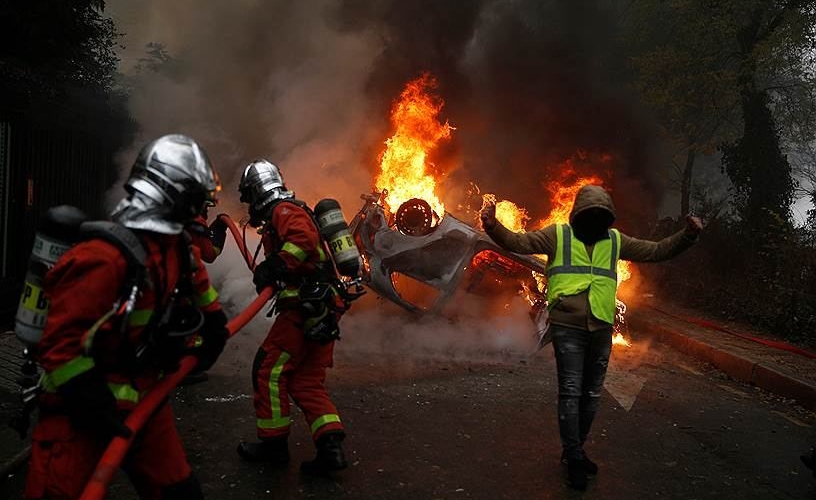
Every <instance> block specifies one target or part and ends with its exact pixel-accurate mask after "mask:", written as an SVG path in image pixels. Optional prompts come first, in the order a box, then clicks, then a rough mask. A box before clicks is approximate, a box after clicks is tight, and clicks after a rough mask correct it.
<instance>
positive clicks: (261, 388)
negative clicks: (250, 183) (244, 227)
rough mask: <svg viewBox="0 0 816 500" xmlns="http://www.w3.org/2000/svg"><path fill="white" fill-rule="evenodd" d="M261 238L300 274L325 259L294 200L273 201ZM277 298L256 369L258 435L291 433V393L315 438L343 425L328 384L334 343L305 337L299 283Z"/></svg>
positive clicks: (267, 249) (314, 231)
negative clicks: (274, 316)
mask: <svg viewBox="0 0 816 500" xmlns="http://www.w3.org/2000/svg"><path fill="white" fill-rule="evenodd" d="M262 242H263V246H264V253H265V254H266V258H267V259H269V258H270V257H271V256H272V255H273V254H277V256H278V257H279V258H280V259H282V260H283V262H285V263H286V267H287V269H288V271H289V272H291V273H293V274H294V275H297V276H308V275H310V274H312V273H314V272H315V270H316V269H317V266H318V264H320V263H324V262H327V256H326V254H325V252H324V251H323V245H322V243H321V240H320V234H319V233H318V228H317V227H316V225H315V223H314V221H313V220H312V217H311V216H310V215H309V214H308V213H307V212H306V210H305V209H303V208H302V207H300V206H298V205H297V204H295V203H293V202H290V201H282V202H279V203H278V204H277V205H275V206H274V208H273V209H272V213H271V216H270V218H269V220H268V221H267V223H266V225H265V226H264V231H263V234H262ZM277 300H278V302H277V307H278V308H279V311H280V313H279V315H278V316H277V318H276V319H275V323H274V324H273V325H272V328H271V329H270V330H269V334H268V335H267V336H266V339H265V340H264V342H263V344H261V347H260V348H259V349H258V353H257V355H256V356H255V362H254V363H253V370H252V371H253V387H254V389H255V398H254V403H255V414H256V416H257V419H258V421H257V427H258V437H259V438H261V439H264V438H274V437H283V436H287V435H288V434H289V424H290V419H289V410H290V402H289V397H291V398H292V399H293V400H294V402H295V404H297V405H298V407H299V408H300V409H301V410H302V411H303V414H304V416H305V417H306V422H307V424H308V425H309V428H310V429H311V433H312V438H313V439H314V440H315V441H317V440H318V439H319V438H320V436H322V435H323V434H324V433H326V432H329V431H342V430H343V424H342V423H341V422H340V416H339V415H338V413H337V408H336V407H335V406H334V404H333V403H332V402H331V400H330V399H329V395H328V392H327V390H326V386H325V385H324V382H325V379H326V369H327V368H329V367H330V366H332V356H333V350H334V342H330V343H328V344H325V345H321V344H319V343H317V342H314V341H307V340H306V339H305V338H304V333H303V317H302V314H301V312H300V310H299V309H298V308H297V304H298V302H299V300H298V297H297V287H294V286H292V287H288V288H287V289H285V290H281V291H280V292H279V293H278V299H277Z"/></svg>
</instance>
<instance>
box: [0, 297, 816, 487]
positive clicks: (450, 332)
mask: <svg viewBox="0 0 816 500" xmlns="http://www.w3.org/2000/svg"><path fill="white" fill-rule="evenodd" d="M379 307H382V306H381V305H380V306H379ZM401 314H402V313H400V312H398V311H394V310H391V309H388V310H387V311H385V312H383V311H378V312H377V313H376V314H375V313H370V314H369V313H363V314H356V315H351V316H350V317H348V318H347V319H344V328H345V332H346V333H345V339H344V340H343V341H341V342H340V343H339V344H338V345H337V361H336V364H335V367H334V369H332V370H331V371H330V372H329V381H328V385H329V387H330V390H331V393H332V394H333V397H334V400H335V402H336V404H337V406H338V408H339V410H340V412H341V416H342V418H343V421H344V422H345V424H346V426H347V428H348V432H349V436H348V438H347V440H346V442H345V449H346V453H347V456H348V459H349V463H350V467H349V469H347V470H346V471H343V472H340V473H337V474H335V475H334V476H332V477H330V478H310V477H305V476H303V475H301V474H300V472H299V469H298V466H299V463H300V462H301V461H302V460H305V459H308V458H311V456H312V455H313V453H314V450H313V446H312V444H311V442H310V439H309V437H308V432H307V429H306V426H305V424H304V422H303V420H302V417H301V416H300V414H299V413H296V414H295V418H294V421H295V424H294V427H293V432H292V438H291V440H290V447H291V451H292V457H293V461H292V463H291V464H290V465H289V466H287V467H284V468H281V469H274V468H270V467H265V466H259V465H255V464H248V463H245V462H242V461H241V460H240V459H239V457H238V456H237V454H236V453H235V447H236V445H237V443H238V442H239V441H240V440H241V439H252V438H253V437H254V416H253V414H252V400H251V395H250V381H249V367H250V364H251V361H252V357H253V356H254V349H255V347H256V346H257V344H258V343H259V342H260V339H261V338H262V336H263V334H264V331H265V326H264V325H263V324H262V321H256V322H255V324H254V327H252V328H250V331H249V332H248V333H242V334H241V335H240V336H239V337H238V338H236V339H235V341H234V342H231V343H230V344H229V345H228V347H227V351H226V352H225V354H224V356H223V357H222V359H221V360H220V361H219V363H218V364H217V365H216V367H214V368H213V370H212V371H211V373H210V380H209V382H207V383H203V384H198V385H195V386H190V387H184V388H181V389H179V390H178V392H177V395H176V397H175V400H174V402H173V405H174V408H175V411H176V414H177V418H178V425H179V429H180V431H181V434H182V436H183V439H184V442H185V445H186V448H187V451H188V455H189V459H190V462H191V463H192V465H193V468H194V469H195V471H196V473H197V474H198V476H199V478H200V480H201V482H202V484H203V488H204V490H205V496H206V497H207V498H208V499H246V498H270V499H301V498H315V499H321V498H325V499H343V498H348V499H358V500H367V499H391V500H402V499H405V500H408V499H411V500H424V499H429V500H435V499H451V500H454V499H466V498H471V499H490V500H498V499H508V500H509V499H512V500H518V499H532V498H536V499H550V498H603V499H613V500H614V499H640V498H644V499H645V498H667V499H683V500H692V499H705V498H712V499H713V498H717V499H721V498H740V499H742V500H749V499H763V500H764V499H776V498H779V499H788V498H790V499H801V498H814V497H816V478H814V477H813V476H812V475H811V473H810V471H808V470H807V469H805V468H804V466H802V464H801V463H800V462H799V458H798V457H799V454H800V453H801V452H803V451H804V450H806V449H807V448H809V447H810V446H812V445H813V444H814V443H816V432H814V427H813V425H814V423H816V418H814V415H813V414H812V413H810V412H808V411H806V410H804V409H802V408H801V407H799V406H796V405H794V404H793V403H792V402H791V401H787V400H784V399H782V398H780V397H778V396H774V395H772V394H770V393H767V392H764V391H762V390H759V389H757V388H755V387H753V386H750V385H747V384H743V383H740V382H736V381H734V380H732V379H730V378H728V377H727V376H725V375H724V374H723V373H722V372H720V371H718V370H716V369H714V368H713V367H711V366H709V365H706V364H704V363H700V362H698V361H696V360H695V359H694V358H691V357H688V356H685V355H683V354H680V353H678V352H676V351H674V350H672V349H671V348H668V347H665V346H662V345H658V344H652V343H651V341H650V340H649V339H648V338H647V337H644V336H640V335H638V333H637V332H632V338H633V341H634V345H633V346H632V347H630V348H628V349H627V348H623V347H615V349H614V352H613V355H612V362H611V366H610V371H609V375H608V378H607V384H606V389H607V390H606V391H605V393H604V395H603V398H602V403H601V408H600V411H599V414H598V417H597V419H596V423H595V425H594V428H593V432H592V435H591V437H590V442H589V443H588V445H587V446H586V451H587V453H588V454H589V456H591V457H592V458H593V460H595V461H596V462H597V463H598V464H599V466H600V473H599V475H598V477H597V478H596V479H594V480H591V481H590V485H589V488H588V490H587V491H586V492H584V493H579V492H575V491H572V490H570V489H569V488H568V487H567V486H566V485H565V483H564V470H563V469H562V466H561V465H560V464H559V456H560V449H559V441H558V430H557V422H556V415H555V408H556V400H557V397H556V380H555V361H554V358H553V355H552V349H551V348H550V347H549V346H547V347H546V348H545V349H543V350H542V351H540V352H539V353H537V354H535V355H530V351H529V347H530V345H529V342H528V341H529V340H531V339H528V338H527V333H524V334H523V335H521V336H520V335H519V334H518V333H515V332H516V330H517V329H518V328H519V327H518V325H516V324H514V323H513V322H512V321H508V322H503V320H502V319H501V318H492V319H491V320H490V321H488V322H487V324H480V323H474V322H469V320H468V319H467V318H465V319H462V318H458V319H453V320H446V321H437V322H419V323H417V322H412V320H411V319H410V318H406V317H404V316H401ZM396 325H403V326H400V327H398V326H396ZM406 325H407V326H406ZM490 332H492V333H490ZM23 475H24V470H23V471H20V472H19V473H17V474H16V475H14V476H13V477H11V478H10V479H9V480H8V481H6V482H5V483H4V484H3V485H0V498H4V499H6V498H7V499H10V500H13V499H19V498H21V496H20V491H21V488H22V477H23ZM109 498H111V499H116V500H120V499H121V500H124V499H131V498H135V494H134V492H133V490H132V489H131V487H130V486H129V484H128V483H127V480H126V478H124V477H123V475H121V474H120V475H119V476H118V478H117V481H116V483H115V484H114V485H113V486H112V488H111V490H110V495H109Z"/></svg>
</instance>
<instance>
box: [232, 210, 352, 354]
mask: <svg viewBox="0 0 816 500" xmlns="http://www.w3.org/2000/svg"><path fill="white" fill-rule="evenodd" d="M324 201H326V200H324ZM331 201H333V200H331ZM280 203H292V204H294V205H297V206H298V207H300V208H302V209H303V210H304V211H305V212H306V213H307V214H308V215H309V217H310V218H311V219H312V222H313V223H314V225H315V227H316V228H317V229H318V233H319V234H320V244H321V245H322V249H323V251H324V252H325V254H326V256H327V257H328V260H327V261H326V262H323V263H314V265H315V271H314V272H312V273H310V274H309V275H308V276H281V278H280V279H279V280H278V283H277V289H278V290H282V289H284V288H286V287H287V286H297V287H298V303H297V305H293V306H287V305H285V304H280V303H275V304H273V306H272V307H271V308H270V310H269V313H268V314H267V316H272V315H273V314H274V313H276V312H279V311H280V310H282V309H285V308H287V307H295V308H298V309H299V310H300V311H301V313H302V314H303V329H304V335H305V337H306V339H307V340H314V341H316V342H319V343H321V344H327V343H329V342H332V341H334V340H339V339H340V328H339V326H338V323H337V317H338V316H339V314H340V313H343V312H345V311H347V310H348V309H349V308H350V307H351V303H352V302H353V301H354V300H356V299H358V298H360V297H361V296H363V295H364V294H365V290H363V287H362V280H361V278H359V277H357V276H354V277H351V276H342V275H341V273H340V272H339V271H338V267H337V261H336V258H335V256H336V251H335V247H333V246H332V245H331V244H330V242H329V241H327V235H326V233H325V231H324V230H323V227H324V226H323V225H321V223H320V220H319V218H318V216H317V215H316V214H315V212H314V211H313V210H312V209H311V208H310V207H309V206H308V205H307V204H306V203H305V202H304V201H302V200H298V199H295V198H287V199H278V200H274V201H273V202H271V203H270V204H268V205H267V206H265V207H264V208H263V209H262V212H263V213H264V214H265V215H266V217H263V220H264V222H263V224H262V225H261V227H260V229H258V234H259V235H261V241H260V242H259V243H258V246H257V248H256V249H255V253H254V255H253V258H252V262H251V263H250V267H251V268H253V269H254V268H255V263H256V261H257V258H258V255H259V253H260V250H261V247H262V246H263V235H265V234H268V235H269V236H270V238H271V239H272V241H274V242H276V244H277V245H278V247H279V248H280V246H282V245H283V243H284V242H283V241H282V240H281V239H280V237H279V236H278V234H277V230H276V229H275V227H274V226H273V225H272V224H270V222H269V221H270V216H271V214H272V211H273V210H274V209H275V207H276V206H277V205H278V204H280ZM321 203H322V202H321ZM335 203H336V202H335ZM318 205H319V204H318ZM337 209H338V210H339V205H338V206H337ZM257 215H258V214H251V221H250V223H252V222H255V221H258V219H259V218H260V217H257ZM342 223H343V224H344V225H345V221H343V222H342ZM345 227H346V230H347V228H348V225H345ZM352 244H353V240H352ZM244 245H245V246H246V226H244ZM355 250H356V246H355ZM335 296H337V297H339V298H340V299H341V302H342V306H339V305H338V304H337V302H336V301H335Z"/></svg>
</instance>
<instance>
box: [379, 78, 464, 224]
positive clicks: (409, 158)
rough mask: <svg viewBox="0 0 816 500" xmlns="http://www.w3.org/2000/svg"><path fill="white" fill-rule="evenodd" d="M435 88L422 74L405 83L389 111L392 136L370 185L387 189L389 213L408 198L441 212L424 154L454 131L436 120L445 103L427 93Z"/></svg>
mask: <svg viewBox="0 0 816 500" xmlns="http://www.w3.org/2000/svg"><path fill="white" fill-rule="evenodd" d="M436 86H437V83H436V80H435V79H434V78H433V77H432V76H431V75H429V74H427V73H426V74H423V75H422V76H420V77H419V78H417V79H416V80H413V81H410V82H408V84H407V85H406V86H405V89H404V90H403V91H402V93H401V94H400V96H399V99H397V100H396V102H394V105H393V107H392V108H391V123H392V125H393V126H394V134H393V135H392V136H391V137H390V138H389V139H388V140H386V141H385V150H384V151H383V152H382V153H381V154H380V157H379V162H380V174H379V175H378V176H377V179H376V180H375V182H374V184H375V186H376V187H377V189H378V190H379V191H383V190H388V195H387V196H386V198H385V201H386V203H387V204H388V206H389V207H390V208H391V210H396V209H397V208H398V207H399V206H400V205H401V204H402V203H404V202H406V201H408V200H410V199H411V198H421V199H423V200H425V201H427V202H428V204H429V205H431V208H432V209H433V210H434V212H436V213H437V215H439V216H440V217H441V216H442V215H443V214H444V213H445V206H444V204H442V202H441V201H440V200H439V197H438V196H437V194H436V179H435V178H434V175H433V173H432V172H429V168H428V167H429V166H431V165H429V163H428V153H429V152H430V151H432V150H433V149H434V148H436V146H437V145H438V144H439V142H440V141H442V140H444V139H449V138H450V136H451V131H452V130H454V128H453V127H451V126H450V125H449V124H448V123H447V122H445V123H441V122H440V121H439V118H438V116H439V112H440V111H441V110H442V107H443V106H444V105H445V103H444V101H442V99H441V98H440V97H438V96H436V95H434V94H432V93H431V92H432V91H433V90H434V89H435V88H436Z"/></svg>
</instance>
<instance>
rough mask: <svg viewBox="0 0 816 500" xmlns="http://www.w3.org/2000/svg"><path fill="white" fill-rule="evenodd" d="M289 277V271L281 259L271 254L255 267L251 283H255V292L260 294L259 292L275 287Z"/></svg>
mask: <svg viewBox="0 0 816 500" xmlns="http://www.w3.org/2000/svg"><path fill="white" fill-rule="evenodd" d="M290 275H291V271H289V268H288V267H286V262H284V260H283V258H282V257H281V256H280V255H278V254H272V255H269V256H267V257H266V260H264V261H263V262H261V263H260V264H258V265H257V266H255V273H254V276H253V277H252V282H253V283H255V291H256V292H258V293H261V290H263V289H264V288H266V287H268V286H275V285H276V284H277V283H278V282H281V281H284V282H285V281H286V279H287V278H288V277H290Z"/></svg>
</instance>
